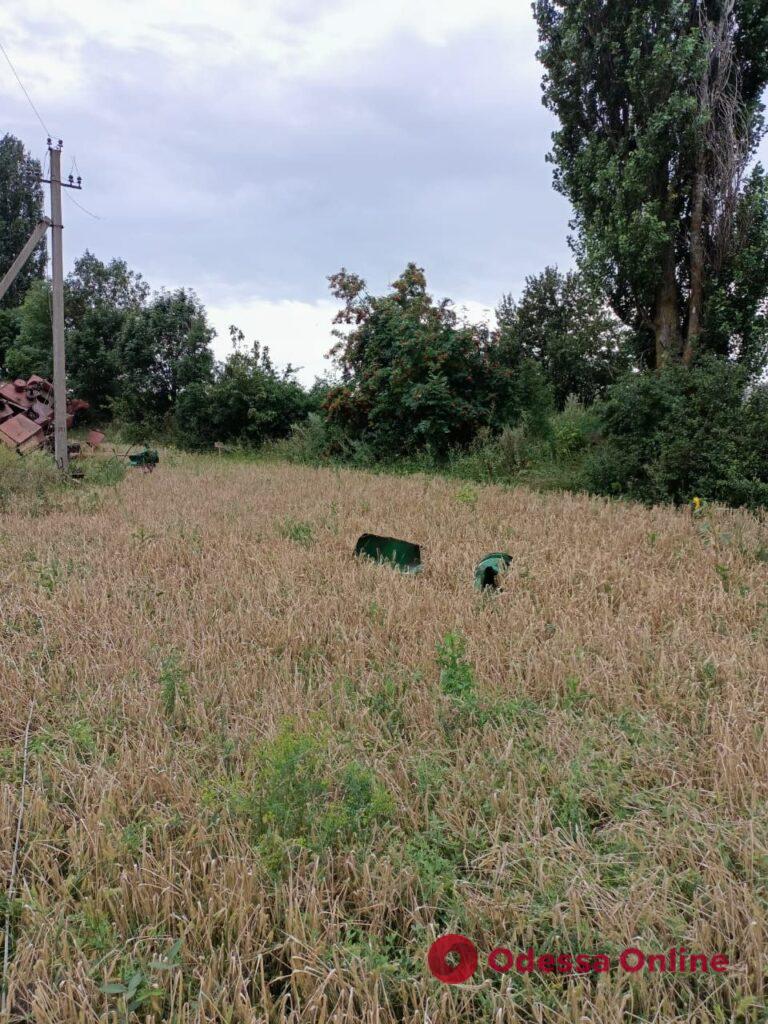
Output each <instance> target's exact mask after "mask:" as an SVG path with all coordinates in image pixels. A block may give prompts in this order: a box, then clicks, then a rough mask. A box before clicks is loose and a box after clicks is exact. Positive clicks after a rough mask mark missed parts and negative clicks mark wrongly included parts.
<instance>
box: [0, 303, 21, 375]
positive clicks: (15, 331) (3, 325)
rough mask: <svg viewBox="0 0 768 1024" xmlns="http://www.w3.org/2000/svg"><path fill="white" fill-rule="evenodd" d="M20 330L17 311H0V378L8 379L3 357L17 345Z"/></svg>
mask: <svg viewBox="0 0 768 1024" xmlns="http://www.w3.org/2000/svg"><path fill="white" fill-rule="evenodd" d="M20 328H21V323H20V317H19V310H18V309H0V377H6V376H8V377H10V373H9V372H8V371H7V370H6V369H5V355H6V352H7V351H8V350H9V349H11V348H13V347H14V346H15V345H17V344H18V340H19V330H20Z"/></svg>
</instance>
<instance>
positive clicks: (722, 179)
mask: <svg viewBox="0 0 768 1024" xmlns="http://www.w3.org/2000/svg"><path fill="white" fill-rule="evenodd" d="M533 9H534V14H535V17H536V20H537V22H538V27H539V37H540V43H541V46H540V49H539V59H540V60H541V62H542V64H543V66H544V69H545V76H544V85H543V88H544V103H545V105H546V106H547V107H548V108H549V109H550V110H552V111H553V112H554V113H555V114H556V115H557V117H558V119H559V121H560V128H559V130H558V131H557V132H555V134H554V136H553V141H554V146H553V151H552V154H551V160H552V161H553V163H554V164H555V166H556V171H555V184H556V187H557V188H558V190H559V191H560V192H562V193H563V194H564V195H565V196H567V197H568V198H569V199H570V201H571V203H572V205H573V208H574V211H575V219H574V223H573V227H574V229H575V237H574V240H573V244H574V246H575V248H576V250H577V253H578V255H579V257H580V258H581V260H582V262H583V264H584V265H585V266H587V267H589V269H590V270H591V271H592V272H593V273H594V274H595V275H596V277H597V278H598V280H599V282H600V284H601V286H602V288H603V290H604V292H605V294H606V296H607V297H608V299H609V301H610V302H611V304H612V306H613V308H614V310H615V311H616V313H617V314H618V315H619V317H620V318H621V319H622V320H623V322H624V323H626V324H627V325H628V326H630V327H632V328H633V329H634V330H635V332H636V336H637V338H638V346H639V349H640V352H639V355H640V357H641V359H642V360H643V362H644V363H645V364H646V365H649V366H653V367H661V366H664V365H666V364H669V363H673V362H678V361H679V362H682V363H683V364H686V365H688V364H690V363H691V362H693V360H694V358H695V356H696V355H697V353H698V352H700V351H702V350H704V349H710V350H712V351H718V352H720V354H725V355H728V356H730V357H731V358H735V359H738V360H740V361H742V362H745V363H747V364H749V366H750V368H751V369H754V365H755V362H758V363H759V362H760V360H761V358H762V359H763V361H764V357H765V352H764V347H765V336H764V335H761V336H760V337H759V338H756V337H755V336H754V332H752V334H750V336H749V338H748V339H747V340H746V341H745V340H744V331H743V330H736V329H734V330H733V331H732V333H729V322H728V321H727V318H726V320H724V319H723V310H724V308H725V306H726V305H727V303H726V301H725V297H727V296H731V297H732V296H733V295H738V296H741V297H742V298H741V300H740V301H741V303H742V305H741V307H740V308H739V309H738V310H731V315H732V320H733V322H734V323H738V324H740V325H742V326H743V324H744V323H746V322H748V321H749V320H750V318H751V317H754V316H757V315H758V314H759V312H760V310H761V308H762V307H764V304H765V301H766V298H767V297H768V275H766V273H765V265H766V260H768V231H767V230H766V227H767V226H768V187H766V179H765V176H764V174H763V173H762V171H761V170H760V169H758V170H757V171H756V172H755V173H754V174H753V175H752V176H751V177H750V178H749V181H748V182H746V176H747V172H748V170H749V165H750V163H751V161H752V159H753V157H754V154H755V150H756V147H757V145H758V143H759V141H760V139H761V138H762V136H763V134H764V130H765V129H764V120H763V105H762V102H761V97H762V95H763V92H764V90H765V87H766V83H768V0H633V2H614V0H536V2H535V3H534V5H533ZM742 248H746V249H748V250H749V252H750V254H751V257H752V258H751V259H750V260H748V261H747V260H739V259H738V258H735V256H736V254H737V251H738V250H739V249H742ZM756 249H757V250H761V249H762V252H763V257H764V258H763V259H760V258H759V256H758V258H755V251H756ZM745 304H746V305H745ZM715 319H716V323H713V320H715ZM724 332H725V335H727V337H724ZM755 345H757V347H758V348H760V347H761V346H762V348H763V354H762V356H761V357H760V358H757V360H756V355H755V351H754V348H755ZM723 349H725V351H723Z"/></svg>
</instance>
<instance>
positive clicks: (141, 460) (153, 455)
mask: <svg viewBox="0 0 768 1024" xmlns="http://www.w3.org/2000/svg"><path fill="white" fill-rule="evenodd" d="M128 461H129V462H130V463H131V465H132V466H142V467H148V468H153V467H154V466H156V465H157V464H158V462H159V461H160V456H159V455H158V454H157V450H156V449H155V448H143V449H142V450H141V451H140V452H134V453H133V455H129V456H128Z"/></svg>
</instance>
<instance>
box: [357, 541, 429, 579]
mask: <svg viewBox="0 0 768 1024" xmlns="http://www.w3.org/2000/svg"><path fill="white" fill-rule="evenodd" d="M355 554H356V555H358V556H362V557H363V558H370V559H372V560H373V561H374V562H387V563H389V564H390V565H391V566H393V567H394V568H395V569H399V570H400V572H407V573H412V574H415V573H417V572H421V570H422V564H421V548H420V547H419V545H418V544H410V543H409V542H408V541H407V540H396V539H395V538H394V537H376V536H374V534H372V533H364V534H363V536H362V537H361V538H360V540H359V541H358V542H357V544H356V545H355Z"/></svg>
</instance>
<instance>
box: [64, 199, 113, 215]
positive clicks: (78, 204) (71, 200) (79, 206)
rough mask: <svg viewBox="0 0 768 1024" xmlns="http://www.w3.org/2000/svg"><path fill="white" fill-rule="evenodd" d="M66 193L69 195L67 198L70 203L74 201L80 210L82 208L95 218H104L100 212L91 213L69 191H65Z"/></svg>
mask: <svg viewBox="0 0 768 1024" xmlns="http://www.w3.org/2000/svg"><path fill="white" fill-rule="evenodd" d="M64 195H65V196H66V197H67V199H69V201H70V203H74V204H75V206H76V207H77V208H78V210H82V211H83V213H87V214H88V216H89V217H93V219H94V220H104V218H103V217H100V216H99V215H98V213H91V211H90V210H86V208H85V207H84V206H82V205H81V204H80V203H78V201H77V200H76V199H75V197H74V196H71V195H70V194H69V192H65V193H64Z"/></svg>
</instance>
